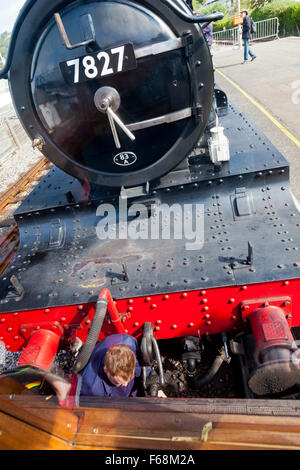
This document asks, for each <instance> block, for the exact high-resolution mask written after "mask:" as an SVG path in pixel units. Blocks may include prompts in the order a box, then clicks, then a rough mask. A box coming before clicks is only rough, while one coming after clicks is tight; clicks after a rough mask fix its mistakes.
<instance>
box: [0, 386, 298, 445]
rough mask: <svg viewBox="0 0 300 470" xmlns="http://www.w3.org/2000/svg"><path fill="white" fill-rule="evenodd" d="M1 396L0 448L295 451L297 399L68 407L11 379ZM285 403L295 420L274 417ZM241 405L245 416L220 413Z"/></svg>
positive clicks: (111, 401)
mask: <svg viewBox="0 0 300 470" xmlns="http://www.w3.org/2000/svg"><path fill="white" fill-rule="evenodd" d="M1 392H2V395H0V410H1V414H0V418H1V421H0V423H1V424H0V449H17V448H18V449H32V450H35V449H54V448H55V449H73V450H89V449H94V450H125V449H132V450H134V449H136V450H138V449H149V450H221V449H224V450H225V449H237V450H238V449H249V450H251V449H261V450H263V449H270V450H275V449H278V450H279V449H282V450H285V449H290V450H292V449H294V450H300V417H299V416H298V413H299V410H298V405H297V401H292V402H291V403H289V402H284V401H276V402H275V400H237V401H230V400H205V399H204V400H203V399H191V400H185V399H181V400H180V399H157V398H150V397H149V398H146V399H144V398H142V399H133V398H130V399H101V398H100V399H95V400H93V399H92V400H90V399H87V400H82V402H86V403H88V404H89V406H81V407H78V408H74V409H67V408H61V407H59V406H58V405H57V404H56V402H55V401H54V402H48V401H46V400H45V398H44V397H42V396H39V395H36V394H33V393H32V392H31V391H29V390H24V387H23V386H20V384H18V383H17V382H15V381H14V380H12V379H10V378H6V379H3V380H1V381H0V393H1ZM8 392H10V395H3V393H8ZM11 392H13V394H11ZM20 393H21V394H20ZM92 404H94V405H96V406H98V407H97V408H96V407H91V405H92ZM289 404H290V409H291V411H292V413H293V414H294V415H295V416H273V415H272V412H276V410H277V411H278V410H279V413H280V414H282V413H284V412H285V410H287V409H288V405H289ZM245 406H246V408H245ZM247 406H248V410H249V412H250V414H242V413H238V412H236V413H233V412H232V413H228V412H227V413H226V412H224V413H222V412H221V410H222V409H223V410H224V411H225V410H226V409H227V411H228V410H231V411H234V410H235V411H239V410H240V411H241V410H245V409H247ZM211 410H213V411H214V413H212V412H211ZM216 410H218V412H216ZM259 410H260V411H261V412H262V413H265V414H264V415H261V416H259V415H256V414H253V413H255V411H257V412H259ZM266 413H269V414H266ZM2 423H3V425H2ZM208 423H209V426H208V432H204V431H205V429H206V428H207V425H208ZM1 432H2V434H1ZM36 433H38V434H39V435H40V438H37V439H36V437H35V436H36ZM24 434H26V436H25V435H24ZM3 436H4V437H3ZM30 436H31V437H30Z"/></svg>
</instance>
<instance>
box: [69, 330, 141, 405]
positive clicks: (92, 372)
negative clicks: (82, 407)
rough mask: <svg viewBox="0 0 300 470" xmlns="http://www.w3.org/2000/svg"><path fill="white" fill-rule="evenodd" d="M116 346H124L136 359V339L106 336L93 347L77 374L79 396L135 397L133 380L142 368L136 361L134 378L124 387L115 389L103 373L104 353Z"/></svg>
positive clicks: (135, 391) (135, 389) (120, 335)
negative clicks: (83, 366) (84, 364)
mask: <svg viewBox="0 0 300 470" xmlns="http://www.w3.org/2000/svg"><path fill="white" fill-rule="evenodd" d="M116 344H126V345H127V346H129V347H130V349H131V350H132V351H133V352H134V354H135V356H136V357H137V354H138V342H137V340H136V338H134V337H133V336H130V335H125V334H116V335H111V336H107V337H106V338H104V339H103V340H102V341H100V342H99V343H98V344H96V346H95V347H94V350H93V352H92V354H91V357H90V359H89V362H88V363H87V365H86V366H85V368H84V369H83V371H82V372H80V374H78V379H79V382H80V383H81V386H80V391H79V393H80V395H83V396H89V397H91V396H97V397H129V396H136V394H137V387H136V383H135V378H137V377H140V376H141V372H142V368H141V366H140V364H139V362H138V360H136V367H135V377H134V378H133V379H132V380H131V382H129V383H128V385H127V386H126V387H116V386H115V385H113V384H112V383H111V382H110V381H109V380H108V378H107V376H106V374H105V373H104V357H105V354H106V351H107V350H108V349H109V348H110V347H111V346H114V345H116Z"/></svg>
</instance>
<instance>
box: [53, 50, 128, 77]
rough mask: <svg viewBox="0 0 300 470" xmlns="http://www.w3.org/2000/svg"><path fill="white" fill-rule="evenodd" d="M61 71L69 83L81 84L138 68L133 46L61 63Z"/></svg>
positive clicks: (99, 52) (93, 53) (94, 53)
mask: <svg viewBox="0 0 300 470" xmlns="http://www.w3.org/2000/svg"><path fill="white" fill-rule="evenodd" d="M59 65H60V69H61V71H62V74H63V76H64V78H65V80H66V81H67V82H69V83H80V82H86V81H88V80H93V79H95V78H101V77H105V76H107V75H114V74H116V73H120V72H125V71H127V70H132V69H135V68H136V67H137V64H136V58H135V55H134V49H133V45H132V44H130V43H129V44H123V45H122V46H118V47H112V48H111V49H106V50H105V51H103V50H102V51H98V52H92V53H91V54H87V55H84V56H81V57H77V58H76V59H71V60H67V61H66V62H61V63H60V64H59Z"/></svg>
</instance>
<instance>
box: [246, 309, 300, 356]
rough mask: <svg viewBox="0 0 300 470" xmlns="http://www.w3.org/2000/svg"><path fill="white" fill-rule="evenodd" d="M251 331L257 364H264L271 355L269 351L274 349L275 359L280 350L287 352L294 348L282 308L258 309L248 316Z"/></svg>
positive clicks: (292, 338)
mask: <svg viewBox="0 0 300 470" xmlns="http://www.w3.org/2000/svg"><path fill="white" fill-rule="evenodd" d="M248 319H249V322H250V325H251V330H252V332H253V336H254V339H255V343H256V348H257V351H256V355H257V361H258V362H265V358H266V356H269V355H270V354H272V351H271V349H274V348H276V355H277V356H276V357H277V359H278V356H279V355H280V351H281V348H283V349H282V350H283V353H281V355H282V354H283V355H286V354H284V351H286V352H287V355H288V356H289V353H288V351H291V350H293V348H294V346H295V341H294V337H293V335H292V333H291V330H290V327H289V325H288V323H287V321H286V315H285V312H284V310H283V309H282V308H279V307H276V306H274V305H267V306H263V307H259V308H257V309H256V310H254V311H253V312H252V313H251V314H250V315H249V316H248Z"/></svg>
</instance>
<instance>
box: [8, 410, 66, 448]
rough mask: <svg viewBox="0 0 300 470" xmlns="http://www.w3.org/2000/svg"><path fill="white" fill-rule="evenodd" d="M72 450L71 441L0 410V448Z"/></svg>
mask: <svg viewBox="0 0 300 470" xmlns="http://www.w3.org/2000/svg"><path fill="white" fill-rule="evenodd" d="M54 449H55V450H72V443H71V442H67V441H64V440H63V439H60V438H58V437H56V436H53V435H51V434H50V433H46V432H43V431H41V430H40V429H37V428H35V427H33V426H31V425H30V424H27V423H24V422H22V421H20V420H18V419H16V418H14V417H12V416H9V415H7V414H5V413H1V412H0V450H54Z"/></svg>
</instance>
